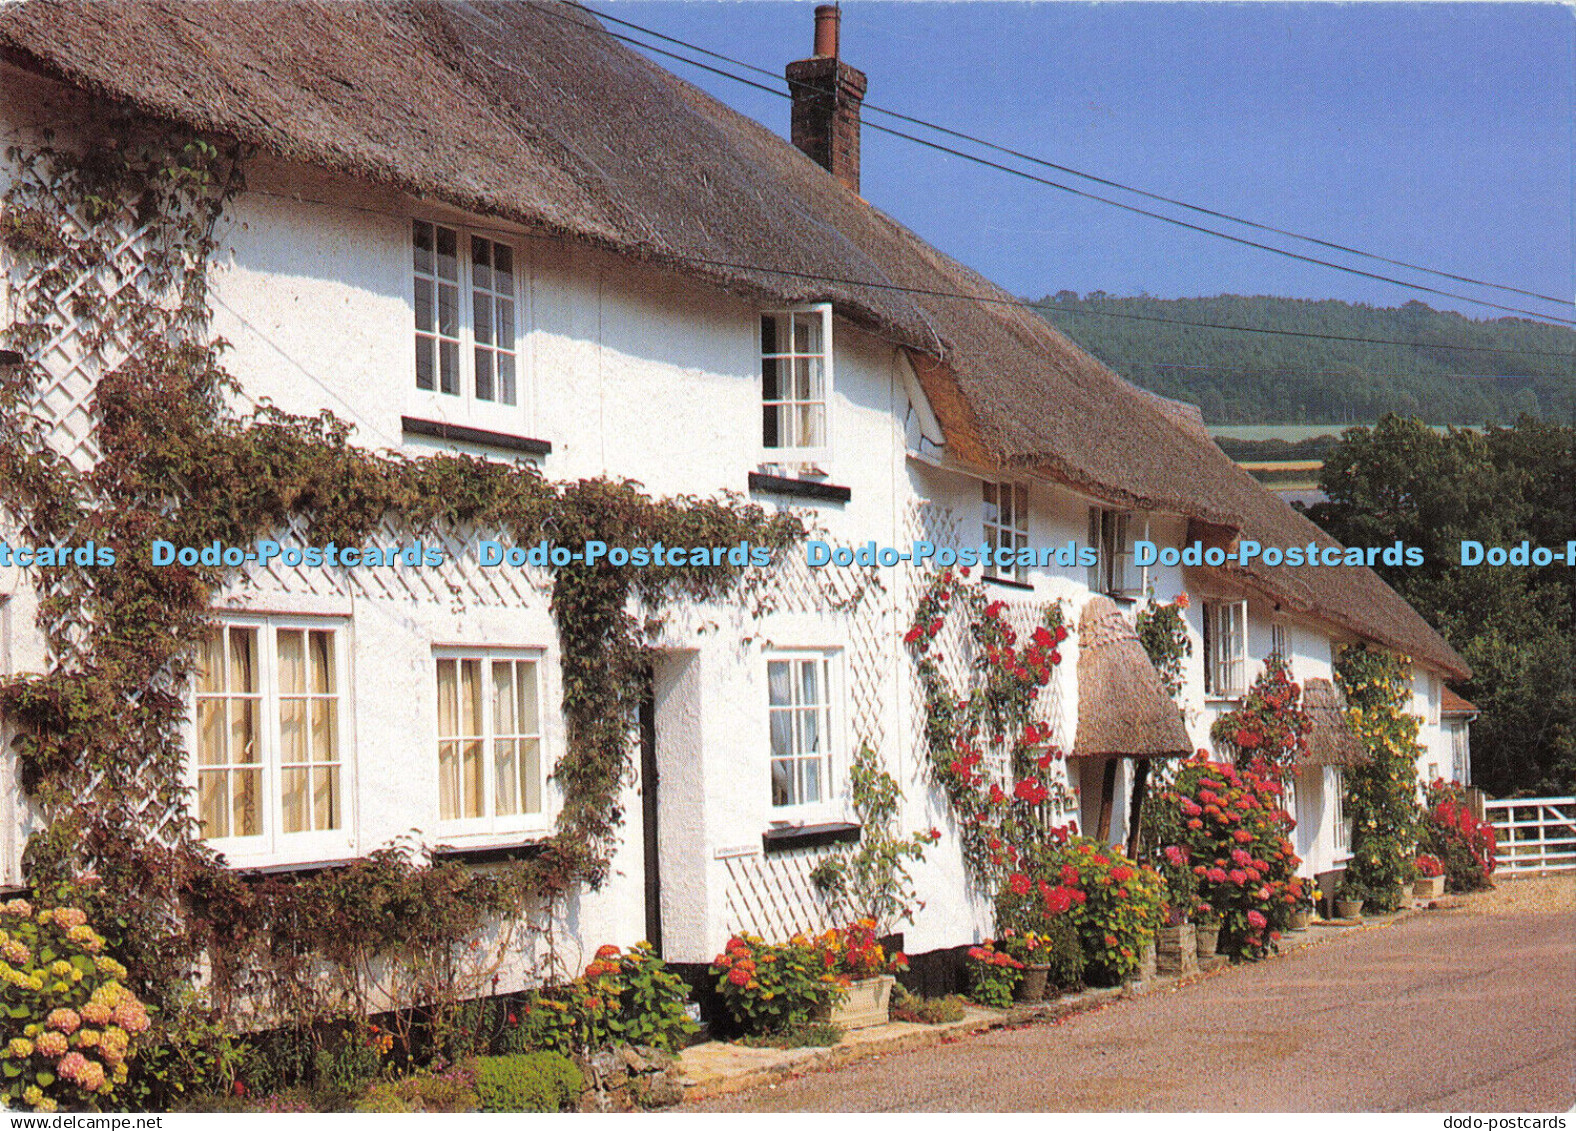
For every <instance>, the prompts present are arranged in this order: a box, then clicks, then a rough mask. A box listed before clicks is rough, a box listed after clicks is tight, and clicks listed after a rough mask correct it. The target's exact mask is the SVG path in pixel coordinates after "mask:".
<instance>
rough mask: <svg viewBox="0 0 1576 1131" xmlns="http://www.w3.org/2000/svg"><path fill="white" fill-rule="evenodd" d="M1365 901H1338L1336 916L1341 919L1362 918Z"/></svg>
mask: <svg viewBox="0 0 1576 1131" xmlns="http://www.w3.org/2000/svg"><path fill="white" fill-rule="evenodd" d="M1362 913H1363V901H1362V900H1360V899H1337V900H1336V901H1335V914H1336V917H1337V918H1340V919H1358V918H1361V917H1362Z"/></svg>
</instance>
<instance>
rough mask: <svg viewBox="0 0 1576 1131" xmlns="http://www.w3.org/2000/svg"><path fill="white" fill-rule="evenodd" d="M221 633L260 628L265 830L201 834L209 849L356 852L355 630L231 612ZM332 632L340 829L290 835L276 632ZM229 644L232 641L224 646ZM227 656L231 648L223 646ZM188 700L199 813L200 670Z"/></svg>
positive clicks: (322, 620) (326, 621)
mask: <svg viewBox="0 0 1576 1131" xmlns="http://www.w3.org/2000/svg"><path fill="white" fill-rule="evenodd" d="M216 626H217V627H218V629H219V630H220V631H226V630H228V629H235V628H239V629H252V630H254V631H256V633H257V692H256V701H257V704H258V707H257V711H258V721H257V742H258V744H259V746H260V747H261V750H260V752H259V758H258V763H257V764H258V765H259V766H260V767H261V769H262V801H261V804H260V806H259V826H260V828H261V831H260V832H259V833H258V834H257V835H255V836H227V837H208V838H204V839H205V842H206V843H207V844H208V846H209V847H210V848H212V849H213V850H214V851H216V852H220V853H223V854H224V856H225V857H226V858H227V859H228V860H230V861H231V862H232V863H246V864H249V865H253V866H257V865H266V864H294V863H308V862H313V861H319V860H335V859H343V858H344V857H347V856H350V855H353V854H354V852H355V848H356V836H355V828H356V805H355V799H356V788H355V785H356V758H355V751H356V743H355V734H354V730H353V727H352V711H351V707H350V703H351V690H350V689H351V686H352V684H351V677H350V656H351V649H350V629H349V623H348V622H347V621H346V620H345V619H344V618H328V617H297V616H255V615H254V616H247V615H240V614H230V613H226V614H225V615H224V616H223V617H222V618H219V619H218V620H217V622H216ZM280 631H287V632H328V633H330V634H331V638H332V640H333V645H334V697H335V712H334V720H335V727H336V733H337V736H338V750H337V751H336V753H337V754H338V755H339V760H338V763H337V765H338V767H339V787H338V791H339V814H338V816H339V827H338V828H335V829H322V830H307V831H304V832H295V833H287V832H285V831H284V830H283V824H284V821H283V805H284V802H283V794H282V787H283V764H282V761H281V747H282V745H283V743H282V739H281V736H280V718H279V705H280V687H279V632H280ZM226 647H227V649H228V645H227V646H226ZM226 655H227V656H228V650H227V651H226ZM189 683H190V686H189V689H188V693H187V701H188V703H189V704H190V709H191V713H190V716H189V725H188V727H187V750H188V752H189V753H188V757H187V771H188V775H187V785H188V788H189V789H190V790H191V799H192V800H191V812H192V813H193V814H194V815H195V816H197V817H199V818H200V816H201V812H202V808H201V794H200V792H199V780H198V779H199V769H200V766H199V757H198V755H199V752H198V745H197V744H198V738H199V736H198V721H197V698H198V691H197V678H196V672H195V671H194V672H193V674H192V678H191V680H190V681H189Z"/></svg>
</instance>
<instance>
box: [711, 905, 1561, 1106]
mask: <svg viewBox="0 0 1576 1131" xmlns="http://www.w3.org/2000/svg"><path fill="white" fill-rule="evenodd" d="M1494 894H1497V893H1494ZM1489 898H1493V896H1492V895H1491V896H1490V897H1489ZM1565 902H1566V901H1564V900H1562V901H1561V903H1562V904H1563V903H1565ZM1316 929H1317V928H1316ZM1573 1105H1576V909H1572V908H1570V907H1569V906H1561V907H1560V908H1559V909H1557V910H1539V911H1531V912H1529V911H1508V912H1500V913H1491V914H1482V913H1468V912H1466V911H1464V910H1452V911H1436V912H1430V913H1428V914H1424V915H1419V916H1416V917H1414V918H1411V919H1406V920H1403V921H1399V922H1395V923H1393V924H1390V925H1388V926H1382V927H1375V928H1371V929H1361V930H1351V931H1346V932H1343V934H1342V935H1341V936H1340V937H1337V938H1332V939H1330V940H1329V941H1328V942H1326V943H1323V944H1321V945H1318V946H1312V947H1308V948H1305V949H1302V950H1299V951H1296V952H1294V953H1291V954H1287V955H1285V956H1282V957H1278V958H1275V959H1272V960H1270V961H1267V962H1262V963H1256V964H1252V965H1245V966H1237V967H1234V968H1231V969H1228V970H1225V971H1222V972H1219V973H1217V974H1213V975H1209V976H1206V977H1203V978H1201V979H1199V980H1197V981H1194V982H1191V983H1188V984H1185V985H1179V986H1176V987H1173V988H1172V989H1170V990H1166V991H1160V992H1157V993H1155V994H1153V995H1150V996H1142V997H1134V998H1129V999H1125V1000H1122V1001H1118V1002H1115V1003H1113V1004H1111V1005H1108V1006H1104V1007H1102V1008H1100V1009H1097V1010H1095V1011H1092V1012H1089V1013H1084V1014H1079V1015H1076V1016H1073V1017H1068V1018H1065V1019H1063V1020H1062V1021H1060V1022H1058V1023H1054V1024H1048V1025H1035V1026H1029V1027H1024V1028H1020V1029H1014V1030H995V1031H991V1032H988V1033H983V1034H980V1035H977V1036H974V1037H969V1038H966V1039H964V1040H961V1041H958V1042H957V1043H954V1044H950V1045H940V1046H935V1047H931V1048H927V1049H922V1050H918V1051H915V1052H909V1053H901V1054H894V1055H889V1056H882V1057H873V1058H871V1059H868V1060H864V1061H859V1062H856V1063H854V1064H851V1065H848V1066H846V1067H844V1068H840V1069H834V1070H830V1071H825V1072H814V1073H810V1074H807V1075H805V1076H802V1077H799V1078H797V1079H793V1080H789V1081H786V1082H784V1083H781V1084H779V1085H777V1086H775V1087H773V1088H769V1089H768V1088H763V1089H758V1090H756V1091H753V1092H749V1093H743V1094H739V1095H734V1096H728V1097H722V1098H719V1099H717V1100H715V1101H712V1102H710V1103H705V1104H700V1105H696V1109H698V1110H712V1111H1309V1112H1320V1111H1439V1112H1454V1113H1504V1112H1528V1111H1567V1110H1569V1109H1570V1108H1571V1107H1572V1106H1573ZM692 1110H693V1109H692Z"/></svg>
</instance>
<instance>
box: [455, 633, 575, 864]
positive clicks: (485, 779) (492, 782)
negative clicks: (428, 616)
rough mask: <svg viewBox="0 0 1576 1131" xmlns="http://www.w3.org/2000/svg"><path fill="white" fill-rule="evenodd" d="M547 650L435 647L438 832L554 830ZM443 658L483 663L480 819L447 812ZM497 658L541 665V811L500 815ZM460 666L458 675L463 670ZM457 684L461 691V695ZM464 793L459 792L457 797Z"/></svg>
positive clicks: (475, 835)
mask: <svg viewBox="0 0 1576 1131" xmlns="http://www.w3.org/2000/svg"><path fill="white" fill-rule="evenodd" d="M545 656H546V650H545V649H541V648H502V647H486V646H480V645H478V646H476V647H466V646H463V645H453V646H445V647H441V648H434V649H433V650H432V669H431V672H430V678H429V680H428V687H429V688H430V689H431V693H432V706H433V712H432V737H431V741H430V742H429V743H428V744H427V753H428V757H430V758H431V759H432V765H433V768H434V770H435V771H436V773H437V774H438V778H437V779H436V780H437V783H438V784H437V788H436V789H435V790H434V791H433V799H432V802H433V811H434V813H435V819H436V822H437V824H436V827H437V829H438V833H439V835H440V836H442V837H443V838H444V839H446V840H447V839H455V838H460V839H463V840H477V839H489V838H498V837H505V836H518V835H521V834H529V833H539V832H540V833H545V832H547V831H549V830H550V829H551V828H552V823H553V817H554V813H553V805H552V797H551V795H550V793H549V792H548V778H549V777H550V776H551V774H552V768H553V758H552V756H551V754H550V753H549V744H548V719H547V712H546V709H545V706H546V703H547V688H546V686H545V681H546V674H547V664H546V663H545ZM440 660H449V661H453V662H455V663H456V665H458V664H459V663H460V662H462V661H466V660H475V661H477V662H479V663H480V664H481V667H482V673H483V674H482V724H481V729H482V733H481V735H480V736H479V737H480V739H481V741H482V744H483V747H482V808H483V813H482V815H481V816H479V817H465V816H460V817H451V818H445V817H444V815H443V800H442V798H443V783H442V774H443V768H442V761H441V755H440V750H439V747H440V744H441V743H442V742H444V741H448V740H450V739H451V738H452V736H445V735H443V734H442V733H441V722H440V720H441V719H442V709H441V706H440V705H439V703H438V662H439V661H440ZM495 662H509V663H521V662H524V663H530V664H534V665H535V666H536V734H535V738H536V744H537V746H536V749H537V776H536V789H537V796H538V797H540V798H541V808H540V810H539V811H538V812H535V813H511V814H505V815H503V816H499V815H498V801H497V767H496V764H495V762H494V758H495V756H496V751H495V749H494V746H493V744H494V742H496V741H497V739H498V738H499V735H498V733H497V730H496V719H495V718H494V710H495V707H494V704H493V697H492V695H491V693H490V692H491V689H492V665H493V664H494V663H495ZM458 670H459V669H458V667H456V674H457V673H458ZM458 686H459V685H458V682H456V693H458ZM523 733H524V732H520V731H516V732H514V734H513V735H511V736H510V737H517V736H521V735H523ZM456 796H458V794H457V795H456Z"/></svg>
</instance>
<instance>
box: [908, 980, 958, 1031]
mask: <svg viewBox="0 0 1576 1131" xmlns="http://www.w3.org/2000/svg"><path fill="white" fill-rule="evenodd" d="M963 1017H964V1013H963V999H962V998H960V997H958V996H957V995H956V994H948V995H947V996H946V997H932V998H924V997H920V996H919V995H918V994H911V993H909V992H908V991H907V990H905V989H904V988H903V987H902V986H898V987H897V988H895V989H894V990H893V991H892V1020H894V1021H910V1022H913V1023H914V1024H916V1025H948V1024H951V1023H952V1022H954V1021H962V1020H963Z"/></svg>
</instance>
